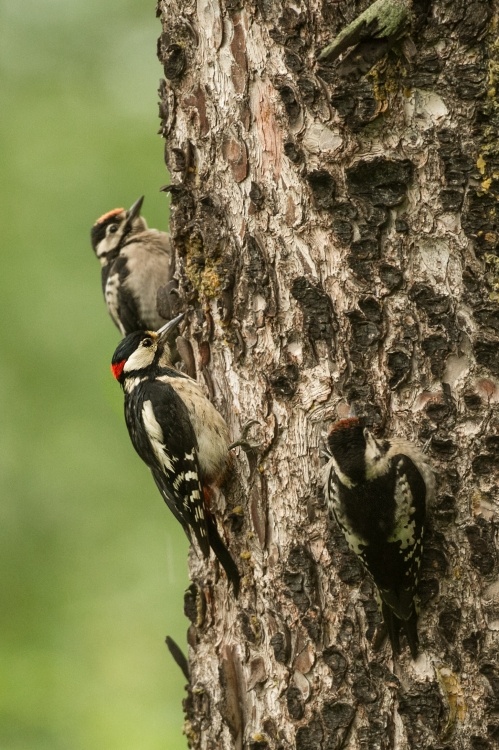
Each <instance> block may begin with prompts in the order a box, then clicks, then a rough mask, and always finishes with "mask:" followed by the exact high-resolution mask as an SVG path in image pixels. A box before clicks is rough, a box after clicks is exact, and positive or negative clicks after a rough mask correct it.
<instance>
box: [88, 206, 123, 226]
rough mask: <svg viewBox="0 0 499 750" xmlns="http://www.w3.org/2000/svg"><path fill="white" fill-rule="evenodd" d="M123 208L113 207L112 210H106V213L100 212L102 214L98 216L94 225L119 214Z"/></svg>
mask: <svg viewBox="0 0 499 750" xmlns="http://www.w3.org/2000/svg"><path fill="white" fill-rule="evenodd" d="M124 210H125V209H124V208H113V210H112V211H108V212H107V214H102V216H99V218H98V219H97V221H96V222H95V224H94V226H97V224H103V223H104V222H105V221H107V220H108V219H110V218H111V216H117V215H118V214H121V213H122V212H123V211H124Z"/></svg>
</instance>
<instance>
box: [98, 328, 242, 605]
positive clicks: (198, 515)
mask: <svg viewBox="0 0 499 750" xmlns="http://www.w3.org/2000/svg"><path fill="white" fill-rule="evenodd" d="M183 317H184V316H183V314H181V315H178V316H177V317H176V318H174V319H173V320H171V321H170V322H169V323H167V324H166V325H164V326H162V327H161V328H160V329H159V330H158V331H156V332H154V331H135V332H134V333H131V334H129V335H128V336H126V338H124V339H123V341H121V343H120V344H119V346H118V347H117V349H116V351H115V352H114V355H113V359H112V364H111V370H112V373H113V375H114V377H115V378H116V380H118V382H119V383H120V384H121V386H122V388H123V391H124V394H125V420H126V424H127V427H128V432H129V434H130V438H131V440H132V443H133V447H134V448H135V450H136V451H137V453H138V454H139V456H140V457H141V459H142V460H143V461H144V463H146V464H147V466H148V467H149V469H150V470H151V472H152V475H153V477H154V481H155V482H156V485H157V487H158V489H159V491H160V493H161V496H162V497H163V500H164V501H165V503H166V504H167V506H168V507H169V508H170V510H171V512H172V513H173V515H174V516H175V518H176V519H177V520H178V521H179V522H180V523H181V525H182V527H183V529H184V531H185V533H186V534H187V537H188V539H189V541H192V533H193V534H194V537H195V538H196V540H197V543H198V545H199V547H200V549H201V552H202V553H203V555H204V557H208V556H209V554H210V547H211V549H212V550H213V552H214V553H215V555H216V557H217V558H218V560H219V561H220V563H221V565H222V567H223V568H224V570H225V572H226V574H227V577H228V578H229V580H230V581H231V583H232V586H233V589H234V593H235V595H236V596H237V594H238V592H239V581H240V576H239V571H238V569H237V566H236V564H235V562H234V560H233V559H232V557H231V555H230V553H229V551H228V550H227V547H226V546H225V544H224V542H223V541H222V539H221V537H220V535H219V533H218V530H217V526H216V523H215V520H214V518H213V516H212V514H211V512H210V510H209V502H210V496H211V494H212V488H213V487H216V486H217V485H219V484H220V483H221V482H222V481H223V478H224V475H225V473H226V470H227V468H228V462H229V453H228V451H229V447H228V429H227V425H226V423H225V421H224V419H223V417H222V416H221V415H220V414H219V413H218V411H217V410H216V409H215V407H214V406H213V404H212V403H211V402H210V401H208V399H207V398H206V396H205V395H204V393H203V391H202V390H201V387H200V386H199V384H198V383H197V382H196V381H195V380H193V379H192V378H190V377H188V376H187V375H184V374H183V373H181V372H179V371H178V370H175V369H174V368H173V366H172V360H171V352H170V349H169V346H168V343H167V339H168V336H169V334H170V333H171V331H172V330H173V328H175V326H177V325H178V323H179V322H180V321H181V320H182V318H183Z"/></svg>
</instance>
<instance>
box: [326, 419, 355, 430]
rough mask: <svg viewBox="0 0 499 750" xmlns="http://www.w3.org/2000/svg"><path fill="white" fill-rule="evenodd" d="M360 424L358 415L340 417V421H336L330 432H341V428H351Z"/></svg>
mask: <svg viewBox="0 0 499 750" xmlns="http://www.w3.org/2000/svg"><path fill="white" fill-rule="evenodd" d="M358 425H360V419H359V418H358V417H348V419H340V421H339V422H335V423H334V425H333V426H332V427H331V429H330V431H329V434H331V433H332V432H340V430H351V429H352V427H357V426H358Z"/></svg>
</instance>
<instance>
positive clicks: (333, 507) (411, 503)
mask: <svg viewBox="0 0 499 750" xmlns="http://www.w3.org/2000/svg"><path fill="white" fill-rule="evenodd" d="M327 444H328V455H329V461H328V463H327V465H326V466H325V469H324V493H325V496H326V499H327V503H328V507H329V510H330V512H331V513H332V515H333V516H334V517H335V519H336V521H337V522H338V525H339V527H340V528H341V530H342V532H343V534H344V536H345V538H346V540H347V542H348V545H349V547H350V549H352V550H353V552H355V553H356V554H357V555H358V556H359V557H360V559H361V561H362V563H363V564H364V566H365V567H366V569H367V570H368V572H369V573H370V574H371V576H372V578H373V580H374V583H375V584H376V587H377V589H378V591H379V595H380V599H381V609H382V614H383V619H384V622H385V625H386V629H387V632H388V635H389V638H390V642H391V645H392V650H393V653H394V654H395V655H397V654H399V653H400V639H399V635H400V630H401V629H402V631H403V632H404V633H405V636H406V638H407V642H408V644H409V648H410V650H411V654H412V657H413V658H414V659H415V658H416V657H417V654H418V645H419V640H418V632H417V610H416V604H415V595H416V588H417V584H418V577H419V568H420V564H421V556H422V551H423V533H424V525H425V515H426V507H427V505H428V503H429V502H431V500H432V498H433V494H434V476H433V471H432V469H431V467H430V465H429V464H428V462H427V460H426V458H425V456H424V455H423V454H422V453H421V452H420V451H419V450H418V449H417V448H416V447H415V446H414V445H413V444H412V443H410V442H408V441H406V440H401V439H398V438H393V439H391V440H377V439H376V438H375V437H373V435H372V434H371V433H370V432H369V430H368V429H367V428H366V427H365V426H364V423H363V421H362V420H361V419H358V418H355V417H352V418H349V419H342V420H341V421H339V422H336V423H335V424H334V425H333V426H332V428H331V431H330V433H329V436H328V443H327Z"/></svg>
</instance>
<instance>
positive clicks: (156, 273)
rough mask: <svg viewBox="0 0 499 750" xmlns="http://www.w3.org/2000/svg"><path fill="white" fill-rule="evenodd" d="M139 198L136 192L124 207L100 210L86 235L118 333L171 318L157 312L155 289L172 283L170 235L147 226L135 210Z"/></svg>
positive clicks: (146, 327)
mask: <svg viewBox="0 0 499 750" xmlns="http://www.w3.org/2000/svg"><path fill="white" fill-rule="evenodd" d="M143 201H144V196H141V197H140V198H139V199H138V200H137V201H135V203H134V204H133V206H132V207H131V208H129V209H128V211H126V210H125V209H124V208H115V209H114V210H113V211H109V212H108V213H106V214H104V215H103V216H101V217H100V218H99V219H97V221H96V222H95V224H94V225H93V227H92V231H91V235H90V236H91V241H92V247H93V249H94V251H95V254H96V255H97V258H98V259H99V261H100V264H101V269H102V291H103V292H104V299H105V301H106V305H107V309H108V311H109V314H110V316H111V318H112V319H113V321H114V323H115V325H116V326H117V327H118V328H119V330H120V332H121V334H122V335H123V336H126V335H127V334H129V333H132V332H133V331H139V330H141V331H144V330H153V331H155V330H157V329H158V328H159V327H160V326H162V325H163V324H164V323H165V322H166V321H167V320H168V319H169V318H171V317H172V316H171V315H169V316H168V318H165V317H162V316H161V315H160V314H159V313H158V299H157V298H158V291H159V290H160V289H162V288H164V287H166V286H167V285H168V284H169V283H170V282H171V280H172V276H173V272H174V266H175V259H174V253H173V250H172V246H171V241H170V236H169V235H168V234H167V233H166V232H160V231H159V230H157V229H149V227H148V226H147V222H146V220H145V219H144V218H143V217H142V216H141V215H140V209H141V207H142V203H143ZM162 312H165V311H164V310H162ZM166 312H168V310H167V311H166Z"/></svg>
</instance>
